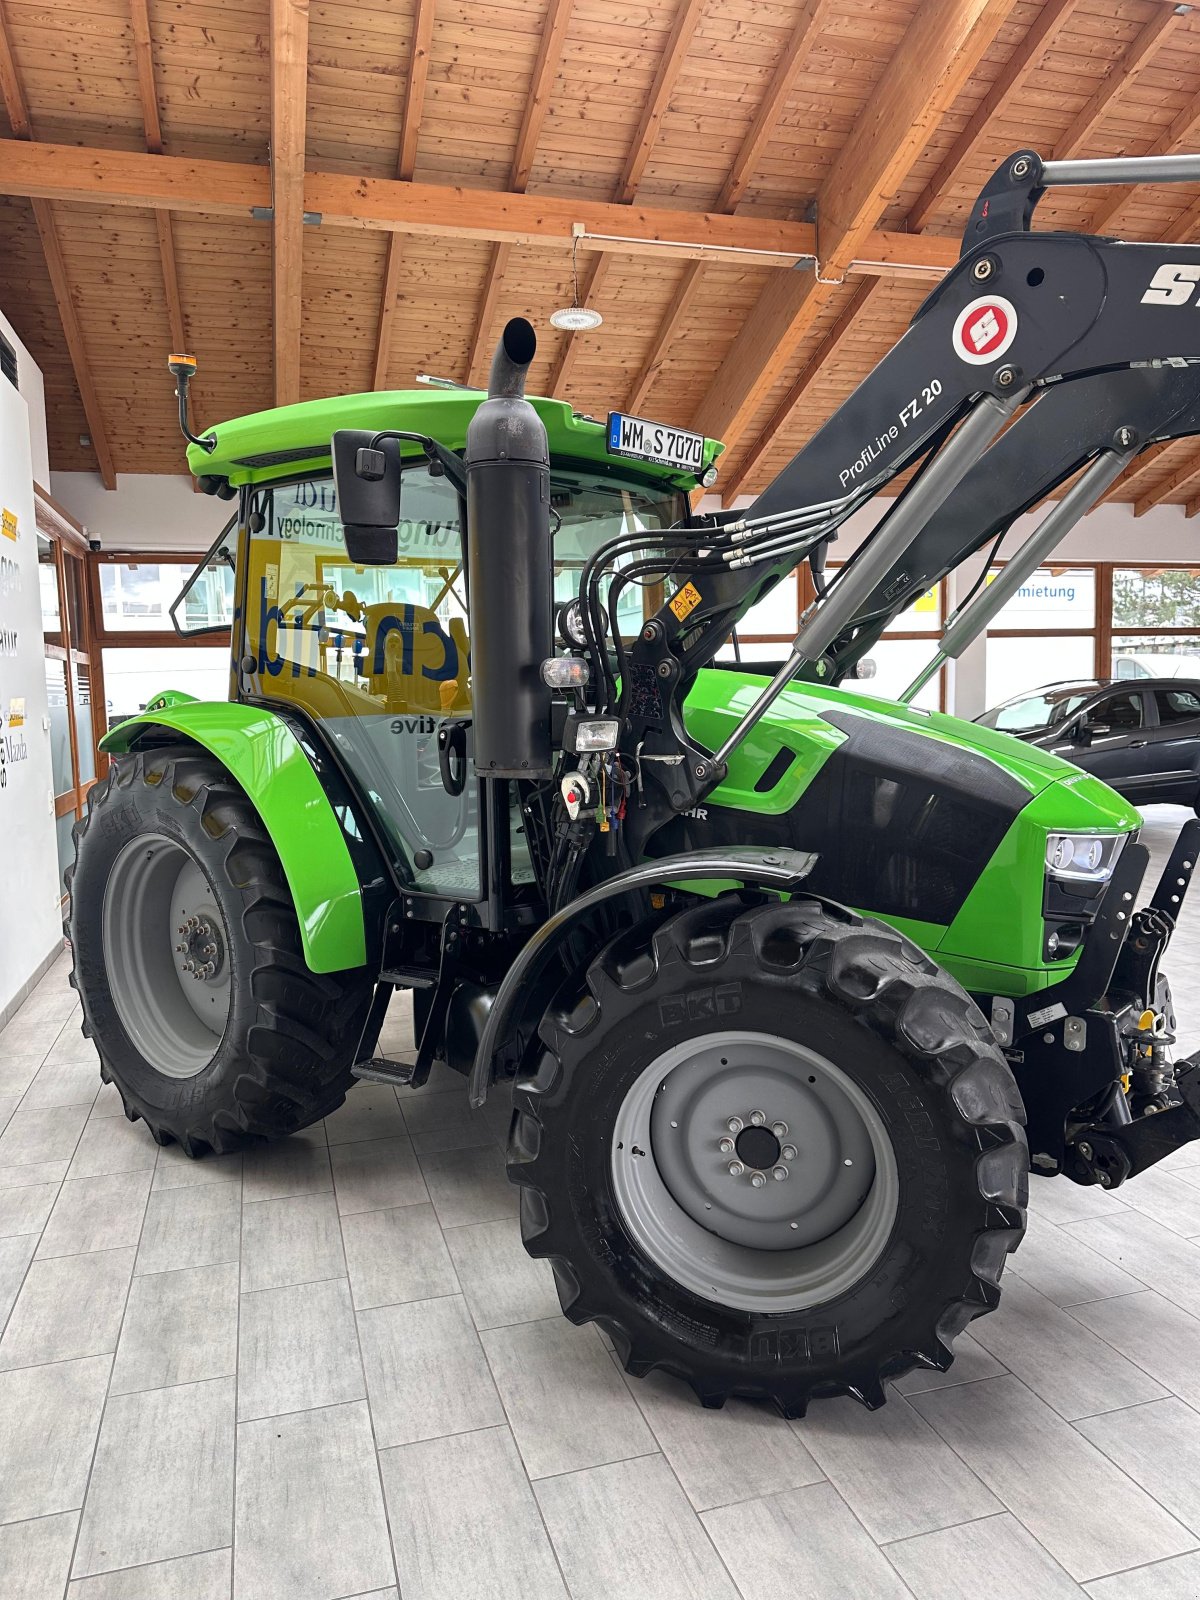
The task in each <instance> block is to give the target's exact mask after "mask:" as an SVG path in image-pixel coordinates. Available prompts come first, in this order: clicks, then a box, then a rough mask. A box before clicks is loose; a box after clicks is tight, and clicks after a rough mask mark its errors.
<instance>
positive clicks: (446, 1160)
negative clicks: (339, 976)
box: [0, 809, 1200, 1600]
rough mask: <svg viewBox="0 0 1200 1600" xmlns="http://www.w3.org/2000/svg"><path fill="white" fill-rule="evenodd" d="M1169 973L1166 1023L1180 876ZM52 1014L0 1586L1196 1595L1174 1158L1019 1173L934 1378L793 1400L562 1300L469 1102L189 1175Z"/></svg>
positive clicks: (425, 1592)
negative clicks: (698, 1381) (676, 1355)
mask: <svg viewBox="0 0 1200 1600" xmlns="http://www.w3.org/2000/svg"><path fill="white" fill-rule="evenodd" d="M1184 815H1185V814H1184V813H1183V812H1182V811H1167V810H1165V809H1164V810H1159V811H1157V812H1153V813H1151V823H1150V827H1149V829H1148V835H1149V837H1150V838H1151V840H1152V842H1153V843H1154V844H1155V846H1156V856H1157V858H1158V860H1159V861H1161V860H1163V859H1165V855H1166V852H1167V850H1168V848H1169V846H1170V843H1171V842H1172V841H1173V838H1174V832H1175V828H1176V827H1177V825H1178V823H1179V822H1181V821H1182V820H1183V818H1184ZM1169 971H1170V972H1171V974H1172V975H1173V977H1174V979H1175V995H1176V1000H1177V1003H1178V1008H1179V1011H1180V1014H1181V1017H1182V1024H1183V1025H1182V1032H1183V1037H1184V1040H1185V1045H1187V1047H1189V1048H1190V1045H1193V1044H1197V1043H1200V1001H1197V999H1196V998H1195V996H1196V987H1197V980H1198V979H1200V899H1198V900H1197V902H1196V903H1195V904H1193V906H1192V907H1191V908H1190V911H1189V912H1188V914H1187V916H1186V917H1185V921H1184V925H1183V928H1182V930H1181V933H1180V935H1179V937H1178V938H1177V940H1176V943H1175V945H1174V947H1173V949H1172V952H1171V958H1170V961H1169ZM73 1001H74V996H73V995H72V993H71V991H70V990H69V989H68V988H67V984H66V972H65V968H64V965H63V963H62V962H60V963H59V964H58V965H57V966H56V967H55V968H54V970H53V971H52V972H51V973H50V975H49V976H48V977H47V978H46V979H45V981H44V982H43V983H42V984H41V986H40V988H39V989H38V991H37V992H36V994H35V995H34V996H33V997H32V998H31V999H30V1000H29V1001H28V1002H27V1004H26V1005H25V1007H24V1008H23V1009H22V1011H21V1012H20V1013H19V1014H18V1016H17V1017H16V1019H15V1020H14V1021H13V1022H12V1023H11V1024H10V1025H9V1027H8V1028H7V1029H6V1030H5V1031H4V1033H3V1034H2V1035H0V1127H3V1130H4V1131H3V1133H2V1134H0V1326H3V1327H4V1332H3V1337H2V1338H0V1600H63V1596H64V1593H65V1594H66V1595H67V1596H69V1597H70V1600H168V1597H170V1600H218V1597H221V1600H229V1597H230V1595H231V1594H232V1596H233V1597H234V1600H345V1597H350V1596H362V1597H366V1596H370V1597H372V1600H384V1597H390V1600H397V1594H398V1593H399V1594H400V1595H402V1596H403V1597H404V1600H472V1597H481V1600H482V1597H486V1600H509V1597H519V1600H552V1597H554V1600H565V1597H566V1596H568V1595H569V1596H571V1597H573V1600H610V1597H611V1600H617V1597H619V1600H642V1597H645V1600H651V1597H653V1600H684V1597H689V1600H725V1597H729V1600H736V1597H737V1596H738V1595H739V1594H740V1595H741V1596H742V1597H744V1600H780V1597H793V1596H816V1597H821V1600H824V1597H830V1600H833V1597H838V1600H842V1597H848V1600H868V1597H870V1600H885V1597H892V1596H906V1595H907V1596H917V1597H919V1600H950V1597H954V1596H963V1597H967V1596H970V1597H971V1600H1024V1597H1030V1600H1033V1597H1037V1600H1057V1597H1059V1596H1067V1595H1080V1594H1083V1593H1084V1592H1086V1593H1087V1594H1089V1595H1091V1596H1093V1597H1094V1600H1150V1597H1153V1600H1173V1597H1184V1596H1187V1597H1192V1596H1197V1595H1200V1414H1198V1413H1200V1145H1196V1146H1194V1147H1192V1149H1190V1150H1187V1151H1183V1152H1181V1153H1180V1154H1179V1155H1177V1156H1176V1157H1173V1158H1172V1159H1171V1161H1170V1162H1169V1163H1168V1164H1167V1165H1165V1166H1164V1167H1162V1168H1159V1169H1157V1170H1156V1171H1155V1172H1154V1173H1153V1174H1148V1175H1147V1176H1145V1177H1143V1178H1142V1179H1140V1180H1138V1181H1136V1182H1134V1183H1132V1184H1130V1185H1129V1186H1127V1187H1126V1188H1124V1189H1122V1190H1121V1193H1120V1196H1119V1197H1118V1196H1114V1195H1107V1194H1104V1193H1100V1192H1098V1191H1094V1190H1084V1189H1080V1188H1076V1187H1074V1186H1073V1185H1070V1184H1068V1183H1066V1182H1065V1181H1053V1182H1045V1181H1043V1182H1035V1186H1034V1206H1033V1217H1032V1221H1031V1228H1030V1233H1029V1237H1028V1240H1027V1242H1026V1243H1025V1245H1024V1246H1023V1248H1022V1250H1021V1251H1020V1252H1019V1254H1018V1255H1017V1256H1016V1257H1015V1259H1014V1262H1013V1270H1012V1272H1011V1273H1010V1275H1009V1277H1008V1280H1007V1288H1006V1293H1005V1298H1004V1303H1003V1307H1002V1309H1001V1310H1000V1311H999V1312H998V1313H997V1314H996V1315H994V1316H991V1317H988V1318H985V1319H983V1320H982V1321H979V1322H976V1323H975V1324H974V1325H973V1328H972V1335H971V1336H969V1337H964V1338H963V1340H962V1341H961V1344H960V1353H959V1358H958V1360H957V1362H956V1363H955V1365H954V1367H953V1369H952V1370H951V1371H950V1372H949V1373H948V1374H946V1375H944V1376H939V1375H937V1374H933V1373H927V1372H920V1373H912V1374H910V1375H909V1376H908V1377H906V1378H904V1379H903V1380H901V1382H900V1383H898V1384H897V1385H896V1386H895V1391H894V1393H893V1395H892V1399H891V1402H890V1404H889V1405H888V1406H887V1407H886V1408H885V1409H884V1410H883V1411H881V1412H878V1413H876V1414H874V1415H871V1414H869V1413H867V1412H866V1411H863V1410H862V1409H860V1408H859V1407H857V1406H855V1405H853V1404H851V1403H850V1402H848V1401H836V1402H827V1403H825V1404H822V1405H818V1406H816V1407H815V1408H814V1409H813V1411H812V1413H811V1414H810V1416H809V1417H808V1418H807V1419H805V1420H804V1421H803V1422H798V1423H795V1424H793V1425H791V1426H789V1425H788V1424H787V1423H785V1422H783V1421H781V1420H780V1419H779V1418H778V1417H775V1416H771V1415H767V1414H766V1413H764V1412H763V1411H761V1410H759V1409H756V1408H753V1407H750V1406H747V1405H742V1404H734V1405H730V1406H729V1407H728V1408H727V1409H726V1410H725V1411H724V1412H706V1411H702V1410H700V1409H698V1408H697V1407H696V1406H695V1405H694V1404H693V1403H692V1402H691V1401H690V1400H689V1399H684V1398H683V1397H682V1396H681V1394H680V1393H679V1391H678V1390H677V1389H676V1387H675V1386H674V1385H673V1384H672V1383H670V1382H668V1381H667V1380H665V1379H661V1378H654V1379H652V1380H650V1381H647V1382H641V1383H638V1382H632V1381H630V1382H627V1381H626V1380H625V1378H624V1377H623V1376H622V1374H621V1373H620V1372H619V1371H618V1370H617V1368H616V1366H615V1364H614V1362H613V1360H612V1357H611V1356H610V1354H609V1352H608V1351H607V1349H606V1348H605V1345H604V1343H603V1342H602V1340H601V1339H600V1336H599V1335H598V1333H597V1332H596V1330H595V1329H594V1328H572V1327H571V1326H570V1325H569V1324H568V1323H566V1322H565V1321H564V1320H563V1319H562V1318H561V1317H560V1316H559V1314H558V1306H557V1301H556V1299H555V1295H554V1291H553V1287H552V1285H551V1282H550V1275H549V1272H548V1270H547V1269H546V1268H545V1267H544V1266H543V1265H542V1264H535V1263H533V1262H531V1261H529V1260H528V1259H527V1257H526V1256H525V1254H524V1252H523V1251H522V1249H521V1247H520V1243H519V1240H518V1237H517V1228H516V1222H515V1212H516V1202H515V1196H514V1192H513V1191H512V1190H510V1188H509V1187H508V1185H507V1183H506V1181H505V1178H504V1173H503V1165H502V1157H501V1149H500V1141H501V1139H502V1136H503V1126H504V1123H505V1120H506V1117H505V1110H504V1107H503V1105H502V1104H501V1103H500V1101H499V1098H497V1101H496V1103H495V1104H493V1105H491V1106H489V1108H488V1110H487V1112H486V1114H484V1115H480V1116H476V1115H472V1114H470V1113H469V1112H468V1110H467V1106H466V1098H465V1093H464V1091H463V1087H462V1085H461V1083H460V1082H459V1081H458V1080H453V1081H448V1080H447V1079H446V1078H445V1077H442V1078H438V1079H436V1080H435V1081H434V1082H433V1083H431V1084H430V1085H429V1086H428V1087H427V1088H426V1089H423V1090H421V1091H419V1092H416V1093H413V1092H407V1091H406V1092H401V1093H400V1094H399V1096H397V1095H396V1094H395V1093H393V1092H392V1091H391V1090H389V1089H381V1088H374V1087H372V1088H367V1087H360V1088H357V1089H355V1090H354V1091H353V1093H352V1095H351V1097H350V1099H349V1101H348V1102H347V1104H346V1106H345V1107H344V1108H343V1109H342V1110H340V1111H338V1112H337V1114H336V1115H335V1116H332V1117H330V1118H329V1119H328V1120H327V1122H326V1123H325V1125H324V1126H323V1127H318V1128H314V1129H310V1130H309V1131H308V1132H307V1133H305V1134H304V1135H302V1136H301V1137H300V1138H298V1139H293V1140H291V1141H289V1142H285V1143H283V1144H279V1145H275V1146H270V1147H266V1148H263V1149H259V1150H255V1151H253V1152H251V1153H249V1154H247V1155H246V1156H244V1157H242V1156H236V1157H226V1158H223V1159H221V1160H208V1161H202V1162H189V1161H187V1160H185V1159H184V1158H183V1157H182V1156H181V1155H180V1153H179V1151H178V1150H177V1149H171V1148H169V1149H164V1150H159V1149H157V1148H156V1146H155V1145H154V1144H153V1143H152V1142H151V1140H150V1139H149V1137H148V1136H147V1134H146V1132H145V1129H144V1127H142V1126H141V1125H140V1124H139V1125H130V1124H129V1123H127V1122H126V1121H125V1120H124V1118H123V1117H122V1116H121V1114H120V1105H119V1102H118V1100H117V1096H116V1094H115V1092H114V1091H113V1090H111V1089H104V1090H102V1091H101V1092H100V1093H97V1075H96V1064H95V1060H94V1058H92V1056H91V1051H90V1047H89V1046H88V1045H87V1044H86V1042H85V1041H84V1040H83V1039H82V1038H81V1037H80V1034H79V1028H78V1015H77V1012H76V1010H75V1008H74V1004H73ZM406 1028H407V1023H406V1021H405V1020H404V1014H401V1016H400V1017H398V1018H397V1019H396V1020H395V1021H393V1022H390V1023H389V1029H390V1030H391V1031H390V1032H389V1034H388V1039H387V1042H388V1043H389V1044H390V1045H391V1046H392V1047H393V1048H396V1049H400V1050H402V1049H403V1048H404V1047H406V1046H407V1045H409V1043H410V1041H409V1039H408V1037H407V1034H406ZM5 1123H7V1126H4V1124H5ZM4 1319H7V1320H6V1323H5V1320H4Z"/></svg>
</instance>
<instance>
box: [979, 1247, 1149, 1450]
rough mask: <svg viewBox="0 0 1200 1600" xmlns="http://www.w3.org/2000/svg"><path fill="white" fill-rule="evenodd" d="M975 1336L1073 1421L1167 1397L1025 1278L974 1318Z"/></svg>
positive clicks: (1015, 1280) (1013, 1282)
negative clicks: (991, 1308) (990, 1310)
mask: <svg viewBox="0 0 1200 1600" xmlns="http://www.w3.org/2000/svg"><path fill="white" fill-rule="evenodd" d="M972 1332H973V1334H974V1337H975V1339H976V1340H977V1341H978V1342H979V1344H981V1345H982V1346H983V1348H984V1349H985V1350H988V1351H990V1352H991V1354H992V1355H994V1356H995V1357H996V1359H997V1361H1000V1362H1002V1363H1003V1364H1004V1366H1006V1367H1007V1368H1008V1370H1009V1371H1010V1372H1012V1373H1015V1374H1016V1376H1017V1377H1018V1378H1020V1379H1021V1380H1022V1381H1023V1382H1024V1383H1026V1384H1027V1385H1028V1386H1029V1388H1031V1389H1032V1390H1033V1392H1034V1394H1036V1395H1039V1396H1040V1397H1041V1398H1042V1399H1043V1400H1045V1402H1046V1403H1047V1405H1051V1406H1053V1407H1054V1409H1055V1411H1057V1412H1058V1413H1059V1415H1060V1416H1063V1417H1066V1418H1067V1420H1068V1421H1069V1422H1073V1421H1075V1420H1076V1418H1078V1417H1090V1416H1093V1415H1094V1414H1095V1413H1096V1412H1097V1411H1109V1410H1111V1409H1112V1408H1113V1407H1114V1406H1121V1405H1137V1404H1138V1403H1139V1402H1141V1401H1143V1400H1161V1399H1162V1397H1163V1395H1164V1394H1165V1393H1166V1390H1164V1389H1163V1387H1162V1385H1161V1384H1159V1383H1156V1382H1155V1381H1154V1379H1153V1378H1150V1377H1148V1376H1147V1375H1146V1373H1144V1372H1143V1371H1142V1369H1141V1368H1140V1367H1137V1366H1135V1365H1134V1364H1133V1362H1132V1361H1128V1360H1126V1358H1125V1357H1124V1356H1123V1355H1121V1354H1120V1353H1119V1352H1118V1351H1116V1350H1114V1349H1113V1347H1112V1346H1111V1345H1109V1344H1106V1343H1105V1342H1104V1340H1103V1339H1097V1338H1095V1337H1094V1336H1093V1335H1091V1334H1089V1333H1088V1332H1087V1331H1086V1330H1081V1329H1080V1326H1079V1324H1078V1322H1076V1321H1075V1320H1074V1318H1072V1317H1071V1316H1070V1315H1069V1314H1068V1313H1067V1312H1066V1311H1061V1310H1060V1309H1059V1308H1058V1307H1057V1306H1056V1305H1055V1304H1054V1303H1053V1302H1052V1301H1050V1300H1047V1299H1046V1297H1045V1295H1041V1294H1039V1293H1038V1292H1037V1290H1036V1289H1033V1288H1031V1287H1030V1286H1029V1284H1027V1283H1024V1282H1022V1280H1021V1279H1020V1278H1013V1279H1011V1280H1009V1281H1007V1282H1006V1283H1005V1286H1004V1292H1003V1294H1002V1295H1001V1298H1000V1308H999V1310H998V1311H995V1312H993V1313H992V1315H991V1316H988V1317H979V1318H978V1319H977V1320H976V1321H975V1322H974V1323H972Z"/></svg>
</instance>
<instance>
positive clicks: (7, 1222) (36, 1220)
mask: <svg viewBox="0 0 1200 1600" xmlns="http://www.w3.org/2000/svg"><path fill="white" fill-rule="evenodd" d="M57 1197H58V1184H56V1183H33V1184H30V1185H28V1186H27V1187H22V1188H20V1189H0V1239H11V1238H12V1237H13V1236H14V1235H15V1234H18V1233H40V1232H41V1230H42V1229H43V1228H44V1227H45V1225H46V1218H47V1217H48V1216H49V1215H50V1210H51V1207H52V1206H53V1205H54V1202H55V1200H56V1199H57Z"/></svg>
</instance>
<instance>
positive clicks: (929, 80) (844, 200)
mask: <svg viewBox="0 0 1200 1600" xmlns="http://www.w3.org/2000/svg"><path fill="white" fill-rule="evenodd" d="M1012 5H1013V0H926V3H925V4H924V5H922V6H921V8H920V9H919V10H918V12H917V14H916V16H915V18H914V20H913V21H912V23H911V24H910V25H909V28H908V31H907V32H906V33H905V35H904V38H903V40H902V41H901V44H900V47H899V49H898V50H897V51H896V53H895V54H894V55H893V57H892V59H891V61H890V63H889V65H888V66H887V68H886V69H885V71H884V73H883V76H882V78H881V79H880V81H879V84H878V85H877V87H876V88H875V90H874V91H873V94H872V97H871V116H870V117H869V118H861V119H860V120H859V121H858V122H857V123H856V124H855V127H854V130H853V132H852V133H851V134H850V137H849V138H848V139H847V140H846V143H845V144H844V145H843V146H842V149H841V151H840V152H839V154H838V157H837V159H836V160H835V162H834V164H833V166H832V168H831V169H830V172H829V174H828V176H827V177H826V179H825V181H824V182H823V183H822V185H821V189H820V192H819V194H818V196H817V219H818V220H817V240H818V243H817V255H818V260H819V270H818V273H815V274H810V273H805V274H800V273H786V274H781V273H775V274H773V276H772V278H771V281H770V282H769V283H768V284H767V287H766V289H765V290H764V291H763V293H762V295H761V296H760V298H759V300H758V302H757V303H756V305H755V306H754V307H753V308H752V309H751V311H750V314H749V316H748V317H747V318H746V321H745V323H744V324H743V326H742V329H741V331H740V332H739V334H738V336H737V338H736V339H735V340H734V342H733V346H732V348H731V349H730V351H729V354H728V355H727V356H726V358H725V360H724V361H723V362H722V363H721V366H720V368H719V369H718V371H717V373H716V376H715V377H714V379H713V382H712V384H711V385H710V387H709V390H708V392H707V394H706V395H705V396H704V398H703V400H702V401H701V403H700V405H699V407H698V408H697V411H696V415H695V417H694V418H693V426H694V427H696V428H697V429H700V430H702V431H703V432H705V433H707V434H708V435H709V436H710V437H713V438H718V439H724V440H725V443H726V445H727V446H730V447H732V446H734V445H736V444H737V443H738V442H739V440H740V439H741V436H742V434H743V433H744V432H745V429H746V427H747V426H748V425H749V423H750V421H751V419H752V418H753V416H754V413H755V411H756V410H757V409H758V406H759V404H760V403H761V401H762V399H763V397H764V395H766V394H767V393H768V392H769V390H770V388H771V387H772V385H773V384H774V383H775V382H776V381H777V380H778V379H779V378H780V376H781V375H782V374H783V373H784V372H785V371H786V370H787V367H788V365H789V364H790V362H791V361H792V360H793V358H794V356H795V352H796V350H797V349H798V348H799V346H800V344H801V343H802V342H803V340H804V338H805V337H806V336H807V334H808V333H809V331H810V329H811V328H812V327H813V325H814V324H815V322H816V320H817V318H818V317H819V315H820V313H821V312H822V310H823V309H824V307H825V305H826V304H827V302H828V299H829V296H830V293H831V290H833V289H834V288H835V287H836V286H837V284H838V283H839V282H840V280H841V278H842V276H843V275H844V274H845V272H846V271H847V270H848V269H849V268H850V266H851V263H852V262H853V261H854V259H855V258H856V257H857V256H859V255H861V254H863V252H864V247H865V246H866V244H867V240H868V238H869V236H870V234H871V233H872V231H873V229H875V228H876V226H877V225H878V219H879V216H880V214H881V212H882V210H883V208H884V207H885V206H886V205H887V203H888V201H889V200H890V199H891V197H892V196H893V195H894V194H895V192H896V190H897V189H898V188H899V186H900V184H901V183H902V182H903V180H904V178H905V176H906V175H907V173H908V172H909V170H910V169H911V167H912V164H913V162H914V161H916V160H917V158H918V156H919V155H920V153H921V150H922V149H923V148H924V145H925V142H926V140H927V138H928V135H929V130H930V128H931V127H932V126H933V125H934V123H935V122H936V120H937V118H938V117H939V116H941V115H942V113H943V112H944V111H945V110H946V109H947V107H948V106H950V105H952V104H953V102H954V100H955V99H956V98H957V96H958V94H959V92H960V91H961V89H962V87H963V85H964V84H965V83H966V81H967V79H968V78H969V77H970V76H971V74H972V73H973V72H974V70H975V68H976V67H977V66H978V64H979V61H980V58H981V57H982V56H983V54H984V52H985V51H986V50H987V49H988V48H989V47H990V46H991V44H992V42H993V40H994V39H995V37H996V34H997V32H998V31H999V29H1000V27H1001V26H1002V25H1003V23H1004V22H1005V20H1006V19H1007V17H1008V15H1009V13H1010V11H1011V10H1012ZM822 279H831V280H833V282H832V283H830V282H823V281H822Z"/></svg>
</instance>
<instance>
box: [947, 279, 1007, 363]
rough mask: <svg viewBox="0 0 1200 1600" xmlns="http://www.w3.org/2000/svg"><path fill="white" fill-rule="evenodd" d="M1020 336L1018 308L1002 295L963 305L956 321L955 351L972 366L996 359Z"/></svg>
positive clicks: (994, 295)
mask: <svg viewBox="0 0 1200 1600" xmlns="http://www.w3.org/2000/svg"><path fill="white" fill-rule="evenodd" d="M1016 336H1017V308H1016V307H1015V306H1014V305H1013V303H1012V301H1011V300H1005V299H1004V298H1003V296H1001V295H996V294H992V295H984V296H983V298H982V299H980V300H972V301H971V303H970V305H969V306H964V307H963V308H962V310H961V311H960V312H959V313H958V316H957V317H956V318H955V321H954V334H953V338H954V354H955V355H956V356H957V357H958V359H959V360H960V361H966V362H969V363H970V365H971V366H973V367H981V366H984V365H985V364H986V363H987V362H989V361H997V360H999V358H1000V357H1001V356H1002V355H1003V354H1004V352H1005V351H1006V350H1007V349H1008V347H1009V345H1010V344H1011V343H1012V342H1013V340H1014V339H1015V338H1016Z"/></svg>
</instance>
